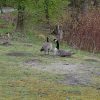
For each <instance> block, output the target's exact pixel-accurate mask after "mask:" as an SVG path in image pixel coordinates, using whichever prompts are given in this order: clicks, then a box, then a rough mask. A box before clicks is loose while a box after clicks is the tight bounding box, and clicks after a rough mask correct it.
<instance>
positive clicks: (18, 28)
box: [16, 3, 25, 32]
mask: <svg viewBox="0 0 100 100" xmlns="http://www.w3.org/2000/svg"><path fill="white" fill-rule="evenodd" d="M24 13H25V7H23V6H21V4H20V3H19V4H18V15H17V26H16V31H19V32H23V31H24Z"/></svg>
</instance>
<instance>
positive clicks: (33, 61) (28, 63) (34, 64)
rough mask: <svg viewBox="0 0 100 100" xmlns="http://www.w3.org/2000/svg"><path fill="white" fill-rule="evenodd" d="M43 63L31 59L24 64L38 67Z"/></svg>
mask: <svg viewBox="0 0 100 100" xmlns="http://www.w3.org/2000/svg"><path fill="white" fill-rule="evenodd" d="M41 62H42V61H41V60H39V59H30V60H27V61H25V62H24V64H25V65H29V66H36V65H39V64H40V63H41Z"/></svg>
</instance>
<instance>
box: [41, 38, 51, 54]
mask: <svg viewBox="0 0 100 100" xmlns="http://www.w3.org/2000/svg"><path fill="white" fill-rule="evenodd" d="M40 51H41V52H42V51H44V52H45V54H47V53H48V54H49V52H50V51H52V43H50V42H49V38H48V37H47V41H46V42H45V43H44V44H43V45H42V48H41V49H40Z"/></svg>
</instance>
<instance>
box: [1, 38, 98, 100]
mask: <svg viewBox="0 0 100 100" xmlns="http://www.w3.org/2000/svg"><path fill="white" fill-rule="evenodd" d="M36 39H37V38H35V40H36ZM12 43H13V44H12V46H8V47H5V46H0V100H66V97H69V98H70V99H69V100H99V99H100V96H99V93H100V91H98V90H96V89H95V88H92V87H83V86H70V85H64V84H60V83H58V82H57V80H61V79H63V77H62V76H59V75H56V74H51V73H47V72H43V71H40V70H36V69H34V68H31V67H29V68H28V67H25V66H23V65H22V63H23V62H24V61H26V60H28V59H32V58H33V57H35V58H37V59H40V60H42V62H43V63H44V64H47V63H50V62H52V61H53V60H57V61H59V60H66V61H70V60H74V61H73V62H75V61H77V60H79V59H83V56H86V55H87V54H86V53H82V54H81V53H80V52H79V51H78V53H77V55H76V56H75V57H76V58H78V57H80V58H79V59H75V58H68V59H65V58H59V57H57V58H52V56H42V57H41V54H40V52H39V50H38V49H40V47H41V46H40V44H41V43H40V42H39V43H34V42H33V43H32V47H27V46H25V44H26V43H22V42H17V41H12ZM13 51H14V52H15V51H22V52H25V53H32V55H27V56H22V57H13V56H7V55H6V53H9V52H13ZM83 54H84V55H83ZM50 58H52V59H51V60H50ZM79 61H81V60H79ZM37 67H38V66H37ZM96 78H97V77H96ZM96 78H95V79H96Z"/></svg>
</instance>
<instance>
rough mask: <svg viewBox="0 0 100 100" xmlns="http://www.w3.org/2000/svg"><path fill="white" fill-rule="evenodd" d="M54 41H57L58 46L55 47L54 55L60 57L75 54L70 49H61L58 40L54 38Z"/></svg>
mask: <svg viewBox="0 0 100 100" xmlns="http://www.w3.org/2000/svg"><path fill="white" fill-rule="evenodd" d="M54 41H55V42H56V48H54V55H57V56H60V57H70V56H71V55H72V54H74V53H72V52H69V51H65V50H60V49H59V42H58V40H56V39H54Z"/></svg>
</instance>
